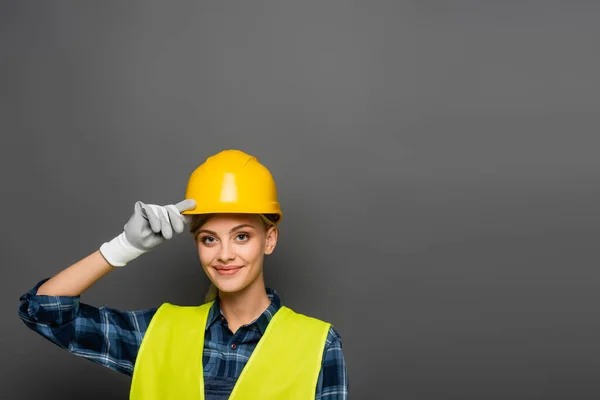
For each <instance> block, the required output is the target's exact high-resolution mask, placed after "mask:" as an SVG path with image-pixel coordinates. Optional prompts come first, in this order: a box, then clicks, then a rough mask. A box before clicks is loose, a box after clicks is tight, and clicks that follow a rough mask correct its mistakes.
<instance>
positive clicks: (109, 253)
mask: <svg viewBox="0 0 600 400" xmlns="http://www.w3.org/2000/svg"><path fill="white" fill-rule="evenodd" d="M147 251H148V250H140V249H138V248H137V247H135V246H133V245H132V244H131V243H129V241H128V240H127V238H126V237H125V232H123V233H121V234H120V235H119V236H117V237H115V238H114V239H113V240H111V241H110V242H106V243H104V244H102V246H100V254H102V256H103V257H104V258H105V259H106V261H108V263H109V264H110V265H112V266H113V267H124V266H125V265H127V263H128V262H129V261H131V260H133V259H135V258H138V257H139V256H141V255H142V254H144V253H146V252H147Z"/></svg>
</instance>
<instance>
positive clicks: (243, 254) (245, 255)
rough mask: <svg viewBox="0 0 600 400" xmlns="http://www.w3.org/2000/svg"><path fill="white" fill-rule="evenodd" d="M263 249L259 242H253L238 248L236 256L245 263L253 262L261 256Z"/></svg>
mask: <svg viewBox="0 0 600 400" xmlns="http://www.w3.org/2000/svg"><path fill="white" fill-rule="evenodd" d="M263 248H264V246H263V245H262V244H261V243H260V241H258V240H255V241H253V242H251V243H247V244H245V245H243V246H238V251H237V254H238V255H239V257H240V258H242V259H243V260H245V261H247V262H254V261H256V260H257V259H259V258H260V257H261V256H262V254H263Z"/></svg>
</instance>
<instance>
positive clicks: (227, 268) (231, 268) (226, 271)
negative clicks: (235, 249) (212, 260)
mask: <svg viewBox="0 0 600 400" xmlns="http://www.w3.org/2000/svg"><path fill="white" fill-rule="evenodd" d="M243 267H244V266H243V265H216V266H215V267H214V269H215V271H217V273H218V274H219V275H233V274H235V273H237V272H238V271H239V270H240V269H242V268H243Z"/></svg>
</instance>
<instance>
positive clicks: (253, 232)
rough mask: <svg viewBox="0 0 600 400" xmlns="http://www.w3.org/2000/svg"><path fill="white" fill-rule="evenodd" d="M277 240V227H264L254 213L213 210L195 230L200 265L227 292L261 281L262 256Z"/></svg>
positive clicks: (220, 288) (219, 287)
mask: <svg viewBox="0 0 600 400" xmlns="http://www.w3.org/2000/svg"><path fill="white" fill-rule="evenodd" d="M276 243H277V230H276V229H275V228H274V227H270V228H269V229H268V230H267V231H265V228H264V224H263V222H262V219H261V218H260V216H258V215H254V214H216V215H215V216H213V217H211V218H210V219H208V220H207V221H206V222H205V223H204V225H202V226H201V227H200V229H199V230H198V236H197V239H196V244H197V246H198V254H199V255H200V262H201V263H202V268H203V269H204V272H206V275H207V276H208V278H209V279H210V280H211V281H212V282H213V283H214V284H215V286H216V287H217V288H218V289H219V290H221V291H223V292H227V293H232V292H238V291H241V290H243V289H245V288H247V287H248V286H250V285H252V284H253V283H261V284H262V282H264V281H263V260H264V255H265V254H271V253H272V252H273V250H274V249H275V245H276Z"/></svg>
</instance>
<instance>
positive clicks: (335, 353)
mask: <svg viewBox="0 0 600 400" xmlns="http://www.w3.org/2000/svg"><path fill="white" fill-rule="evenodd" d="M348 387H349V383H348V371H347V369H346V361H345V360H344V354H343V353H342V338H341V337H340V335H339V333H338V332H337V331H336V330H335V329H333V327H331V328H330V329H329V334H328V335H327V341H326V342H325V349H324V351H323V362H322V364H321V371H320V372H319V380H318V382H317V392H316V395H315V399H316V400H347V399H348Z"/></svg>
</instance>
